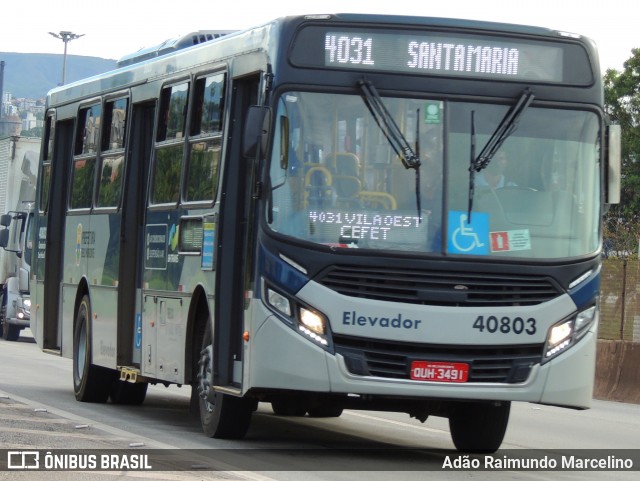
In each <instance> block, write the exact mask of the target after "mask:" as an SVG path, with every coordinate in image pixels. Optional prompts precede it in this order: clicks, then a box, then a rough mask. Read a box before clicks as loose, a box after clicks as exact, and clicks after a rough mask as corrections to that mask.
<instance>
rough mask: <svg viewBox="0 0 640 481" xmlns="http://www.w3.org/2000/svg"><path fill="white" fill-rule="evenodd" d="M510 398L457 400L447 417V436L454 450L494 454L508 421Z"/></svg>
mask: <svg viewBox="0 0 640 481" xmlns="http://www.w3.org/2000/svg"><path fill="white" fill-rule="evenodd" d="M510 410H511V402H510V401H501V402H493V403H492V402H472V403H460V405H459V406H458V407H457V408H456V409H455V411H454V412H453V413H451V415H450V416H449V429H450V431H451V439H452V440H453V444H454V445H455V447H456V449H457V450H458V451H463V452H468V453H483V454H489V453H494V452H496V451H497V450H498V448H499V447H500V445H501V444H502V440H503V439H504V435H505V433H506V431H507V424H508V423H509V412H510Z"/></svg>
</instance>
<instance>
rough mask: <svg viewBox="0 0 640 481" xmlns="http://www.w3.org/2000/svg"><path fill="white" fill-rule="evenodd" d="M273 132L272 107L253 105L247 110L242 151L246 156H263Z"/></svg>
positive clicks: (253, 157)
mask: <svg viewBox="0 0 640 481" xmlns="http://www.w3.org/2000/svg"><path fill="white" fill-rule="evenodd" d="M270 133H271V109H270V108H269V107H264V106H260V105H252V106H251V107H249V111H248V112H247V120H246V121H245V124H244V135H243V138H242V153H243V155H244V156H245V157H246V158H250V159H255V158H258V157H261V156H262V155H263V154H264V153H265V152H266V150H267V146H268V142H269V135H270Z"/></svg>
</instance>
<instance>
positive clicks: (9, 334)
mask: <svg viewBox="0 0 640 481" xmlns="http://www.w3.org/2000/svg"><path fill="white" fill-rule="evenodd" d="M21 330H22V329H21V328H20V327H18V326H14V325H13V324H6V323H5V325H4V326H3V327H2V339H4V340H5V341H17V340H18V338H19V337H20V331H21Z"/></svg>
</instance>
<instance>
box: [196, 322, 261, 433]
mask: <svg viewBox="0 0 640 481" xmlns="http://www.w3.org/2000/svg"><path fill="white" fill-rule="evenodd" d="M212 342H213V336H212V335H211V320H210V319H209V320H208V321H207V325H206V327H205V329H204V333H203V335H202V339H201V342H200V344H199V345H200V346H201V349H200V357H199V359H198V361H197V365H196V366H194V367H195V372H197V373H198V379H197V389H198V397H199V408H200V423H201V424H202V430H203V431H204V433H205V434H206V435H207V436H209V437H210V438H222V439H241V438H243V437H244V435H245V434H246V433H247V431H248V430H249V424H250V423H251V415H252V414H253V408H252V406H253V403H252V401H251V400H250V399H245V398H240V397H236V396H231V395H229V394H223V393H220V392H215V393H214V392H213V362H214V355H213V345H212Z"/></svg>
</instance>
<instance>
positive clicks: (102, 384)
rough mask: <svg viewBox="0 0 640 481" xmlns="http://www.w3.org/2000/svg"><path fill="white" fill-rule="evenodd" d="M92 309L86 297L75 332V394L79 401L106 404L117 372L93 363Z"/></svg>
mask: <svg viewBox="0 0 640 481" xmlns="http://www.w3.org/2000/svg"><path fill="white" fill-rule="evenodd" d="M90 313H91V307H90V304H89V296H87V295H85V296H84V297H83V298H82V301H81V302H80V306H79V307H78V313H77V315H76V325H75V328H74V331H73V392H74V394H75V396H76V399H77V400H78V401H82V402H98V403H104V402H106V401H107V399H108V398H109V392H110V390H111V386H112V384H113V382H114V381H115V379H116V372H115V371H111V370H110V369H106V368H104V367H101V366H94V365H93V364H92V363H91V322H90Z"/></svg>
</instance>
